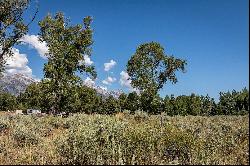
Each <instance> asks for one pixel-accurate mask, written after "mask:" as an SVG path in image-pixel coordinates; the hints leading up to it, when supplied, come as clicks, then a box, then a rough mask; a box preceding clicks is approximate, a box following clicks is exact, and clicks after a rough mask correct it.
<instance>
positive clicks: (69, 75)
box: [39, 13, 97, 112]
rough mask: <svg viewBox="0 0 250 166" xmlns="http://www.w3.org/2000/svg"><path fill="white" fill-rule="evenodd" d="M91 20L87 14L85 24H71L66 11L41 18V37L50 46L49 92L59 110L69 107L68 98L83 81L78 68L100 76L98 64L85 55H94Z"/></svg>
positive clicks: (48, 55)
mask: <svg viewBox="0 0 250 166" xmlns="http://www.w3.org/2000/svg"><path fill="white" fill-rule="evenodd" d="M91 21H92V18H91V17H89V16H88V17H85V18H84V19H83V25H82V24H77V25H75V26H74V25H69V19H66V18H65V17H64V15H63V13H57V14H56V15H55V16H54V17H52V16H51V15H48V16H46V17H45V18H44V19H43V20H42V21H40V22H39V25H40V40H41V41H45V42H46V43H47V45H48V47H49V53H48V54H47V57H48V63H47V64H45V66H44V74H45V79H47V80H49V81H47V83H48V84H49V87H50V88H49V89H50V90H51V91H50V92H49V93H50V94H52V96H53V98H52V101H53V110H54V111H56V112H57V111H59V112H60V111H62V110H63V108H67V105H69V104H70V103H68V101H69V100H68V99H70V100H71V99H72V98H73V97H77V95H76V94H74V93H72V92H77V90H76V88H77V86H78V85H79V84H81V82H82V81H81V78H80V77H79V76H78V75H77V74H76V72H80V73H86V74H87V75H90V76H91V77H92V78H94V79H95V78H96V76H97V74H96V71H95V67H94V66H90V65H86V64H85V59H84V56H89V57H90V56H91V47H90V46H91V45H92V43H93V40H92V29H91V27H90V24H91Z"/></svg>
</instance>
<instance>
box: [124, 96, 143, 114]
mask: <svg viewBox="0 0 250 166" xmlns="http://www.w3.org/2000/svg"><path fill="white" fill-rule="evenodd" d="M139 108H140V97H139V96H138V95H137V93H136V92H131V93H129V94H128V97H127V99H126V106H125V109H127V110H129V111H131V113H134V112H135V111H136V110H138V109H139Z"/></svg>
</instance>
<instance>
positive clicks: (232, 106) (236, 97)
mask: <svg viewBox="0 0 250 166" xmlns="http://www.w3.org/2000/svg"><path fill="white" fill-rule="evenodd" d="M218 112H219V113H220V114H223V115H238V114H245V113H248V112H249V91H248V90H247V89H246V88H244V89H243V90H242V91H240V92H237V91H235V90H233V91H232V92H229V91H228V92H226V93H225V92H220V102H219V103H218Z"/></svg>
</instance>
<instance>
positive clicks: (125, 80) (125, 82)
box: [120, 71, 139, 94]
mask: <svg viewBox="0 0 250 166" xmlns="http://www.w3.org/2000/svg"><path fill="white" fill-rule="evenodd" d="M120 76H121V77H120V84H121V86H124V87H127V88H128V89H129V90H130V91H135V92H136V93H137V94H138V93H139V90H138V89H136V88H133V87H132V86H131V80H130V77H129V75H128V73H127V72H125V71H122V72H121V73H120Z"/></svg>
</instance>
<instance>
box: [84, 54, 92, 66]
mask: <svg viewBox="0 0 250 166" xmlns="http://www.w3.org/2000/svg"><path fill="white" fill-rule="evenodd" d="M83 58H84V62H85V65H87V66H90V65H92V64H93V63H94V62H93V61H91V60H90V57H89V56H88V55H84V56H83Z"/></svg>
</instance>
